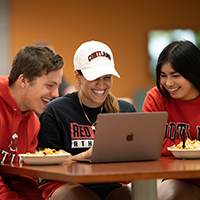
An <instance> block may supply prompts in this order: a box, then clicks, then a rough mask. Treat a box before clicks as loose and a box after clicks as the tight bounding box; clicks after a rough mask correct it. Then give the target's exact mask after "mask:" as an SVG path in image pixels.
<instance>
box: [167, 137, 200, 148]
mask: <svg viewBox="0 0 200 200" xmlns="http://www.w3.org/2000/svg"><path fill="white" fill-rule="evenodd" d="M170 149H183V142H182V141H181V142H180V143H179V144H177V145H173V146H171V147H170ZM184 149H200V141H199V140H197V139H195V140H190V139H189V138H187V140H186V141H185V148H184Z"/></svg>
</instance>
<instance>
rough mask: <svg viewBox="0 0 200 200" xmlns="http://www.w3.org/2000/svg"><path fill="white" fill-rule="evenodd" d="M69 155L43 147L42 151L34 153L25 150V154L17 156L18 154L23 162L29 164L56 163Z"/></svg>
mask: <svg viewBox="0 0 200 200" xmlns="http://www.w3.org/2000/svg"><path fill="white" fill-rule="evenodd" d="M70 155H71V154H70V153H63V152H61V151H56V150H55V149H50V148H45V149H44V150H42V151H37V152H35V153H29V152H27V153H25V154H19V155H18V156H20V157H21V158H22V160H23V161H24V162H25V163H27V164H31V165H56V164H61V163H62V162H63V161H65V160H66V159H67V158H68V157H69V156H70Z"/></svg>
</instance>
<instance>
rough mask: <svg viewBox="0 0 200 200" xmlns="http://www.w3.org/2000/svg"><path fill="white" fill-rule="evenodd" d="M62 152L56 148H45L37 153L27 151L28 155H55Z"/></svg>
mask: <svg viewBox="0 0 200 200" xmlns="http://www.w3.org/2000/svg"><path fill="white" fill-rule="evenodd" d="M55 154H62V153H61V152H60V151H56V150H55V149H50V148H45V149H44V150H41V151H37V152H35V153H29V152H28V153H26V155H55Z"/></svg>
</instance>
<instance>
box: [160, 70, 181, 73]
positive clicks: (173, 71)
mask: <svg viewBox="0 0 200 200" xmlns="http://www.w3.org/2000/svg"><path fill="white" fill-rule="evenodd" d="M160 73H162V74H166V73H165V72H162V71H161V70H160ZM175 73H178V72H176V71H173V72H170V73H169V74H175Z"/></svg>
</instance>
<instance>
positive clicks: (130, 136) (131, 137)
mask: <svg viewBox="0 0 200 200" xmlns="http://www.w3.org/2000/svg"><path fill="white" fill-rule="evenodd" d="M126 140H127V141H133V132H131V133H130V134H128V135H127V136H126Z"/></svg>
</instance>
